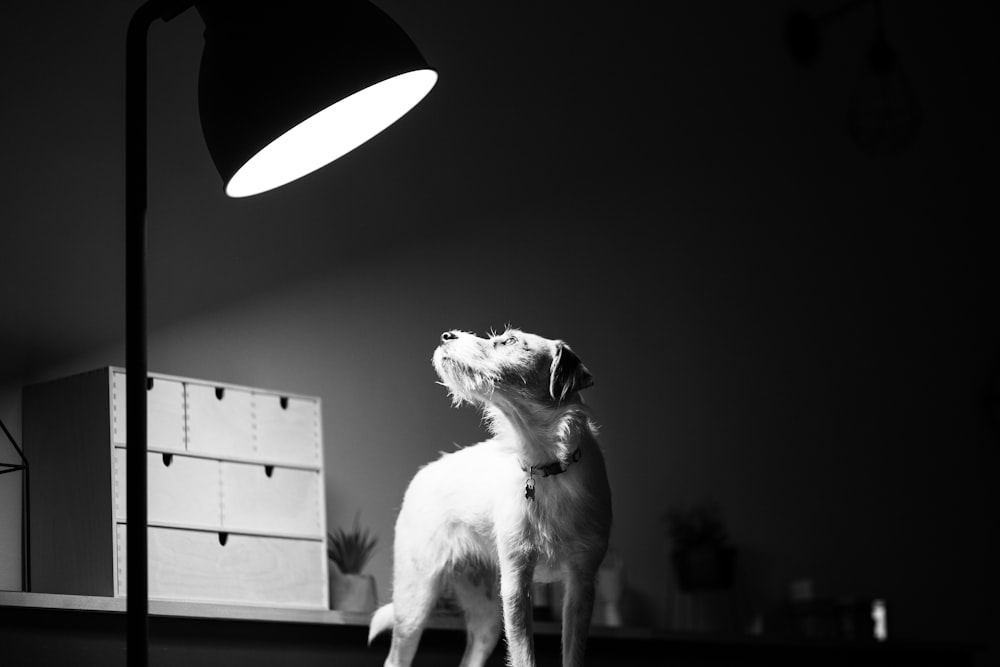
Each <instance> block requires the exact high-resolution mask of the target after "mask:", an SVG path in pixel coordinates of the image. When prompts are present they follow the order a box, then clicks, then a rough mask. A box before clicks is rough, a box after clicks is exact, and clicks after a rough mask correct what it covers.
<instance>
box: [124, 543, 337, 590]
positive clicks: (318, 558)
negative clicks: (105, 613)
mask: <svg viewBox="0 0 1000 667" xmlns="http://www.w3.org/2000/svg"><path fill="white" fill-rule="evenodd" d="M126 531H127V528H126V525H125V524H118V526H117V536H116V541H117V545H118V565H119V566H118V595H127V593H128V591H127V589H126V582H127V580H128V572H127V568H126V561H127V553H126V541H125V540H126ZM224 541H225V544H222V542H223V540H222V539H220V535H219V533H213V532H206V531H197V530H180V529H173V528H150V529H149V596H150V597H151V598H166V599H174V600H192V601H199V602H220V603H250V604H266V605H272V606H286V607H312V608H321V609H325V608H326V607H327V583H326V582H327V577H326V554H325V552H324V549H323V542H320V541H315V540H288V539H280V538H267V537H251V536H246V535H228V536H227V538H226V539H225V540H224Z"/></svg>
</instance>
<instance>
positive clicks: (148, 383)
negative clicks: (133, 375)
mask: <svg viewBox="0 0 1000 667" xmlns="http://www.w3.org/2000/svg"><path fill="white" fill-rule="evenodd" d="M152 390H153V378H146V391H152Z"/></svg>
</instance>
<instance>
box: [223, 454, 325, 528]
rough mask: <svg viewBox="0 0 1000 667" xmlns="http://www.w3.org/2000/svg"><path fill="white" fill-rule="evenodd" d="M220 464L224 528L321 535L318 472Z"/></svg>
mask: <svg viewBox="0 0 1000 667" xmlns="http://www.w3.org/2000/svg"><path fill="white" fill-rule="evenodd" d="M221 465H222V526H223V527H224V528H227V529H229V530H233V531H250V532H266V533H277V534H284V535H309V536H315V537H319V538H322V537H323V536H324V534H325V528H324V526H322V525H321V522H322V511H321V507H320V497H321V496H320V484H322V479H321V476H320V473H319V472H318V471H316V470H295V469H292V468H281V467H274V466H264V465H254V464H245V463H231V462H225V461H224V462H222V464H221Z"/></svg>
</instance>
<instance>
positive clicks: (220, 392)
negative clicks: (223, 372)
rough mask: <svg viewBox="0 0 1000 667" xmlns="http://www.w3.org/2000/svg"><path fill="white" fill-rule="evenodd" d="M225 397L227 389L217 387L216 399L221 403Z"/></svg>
mask: <svg viewBox="0 0 1000 667" xmlns="http://www.w3.org/2000/svg"><path fill="white" fill-rule="evenodd" d="M225 395H226V388H225V387H216V388H215V397H216V398H217V399H219V400H220V401H221V400H222V399H223V397H225Z"/></svg>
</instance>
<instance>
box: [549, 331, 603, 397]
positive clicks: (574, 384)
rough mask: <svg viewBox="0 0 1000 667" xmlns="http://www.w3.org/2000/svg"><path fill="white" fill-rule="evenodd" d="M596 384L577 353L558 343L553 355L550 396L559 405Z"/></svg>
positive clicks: (550, 373)
mask: <svg viewBox="0 0 1000 667" xmlns="http://www.w3.org/2000/svg"><path fill="white" fill-rule="evenodd" d="M593 384H594V378H593V376H591V374H590V371H588V370H587V367H586V366H584V365H583V362H582V361H580V357H578V356H576V352H574V351H573V350H571V349H570V348H569V345H567V344H566V343H564V342H562V341H556V344H555V351H554V352H553V353H552V367H551V369H550V372H549V394H550V395H551V396H552V398H553V399H555V401H556V402H557V403H561V402H562V401H563V399H565V398H566V397H567V396H569V395H570V394H572V393H573V392H576V391H580V390H581V389H586V388H587V387H591V386H593Z"/></svg>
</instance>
